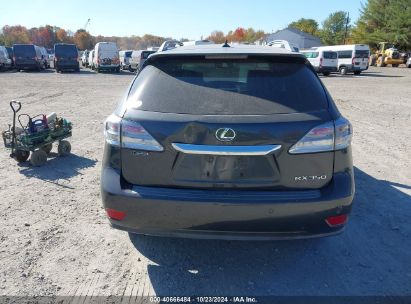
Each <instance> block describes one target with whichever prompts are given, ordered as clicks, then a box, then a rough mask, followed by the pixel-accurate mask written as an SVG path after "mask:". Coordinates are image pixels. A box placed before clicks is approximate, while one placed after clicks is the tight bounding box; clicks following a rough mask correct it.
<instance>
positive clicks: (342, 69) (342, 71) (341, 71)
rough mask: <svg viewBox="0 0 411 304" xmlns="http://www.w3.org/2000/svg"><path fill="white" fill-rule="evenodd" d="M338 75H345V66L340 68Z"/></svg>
mask: <svg viewBox="0 0 411 304" xmlns="http://www.w3.org/2000/svg"><path fill="white" fill-rule="evenodd" d="M340 74H341V75H347V68H346V67H345V66H343V67H340Z"/></svg>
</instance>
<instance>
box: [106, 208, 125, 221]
mask: <svg viewBox="0 0 411 304" xmlns="http://www.w3.org/2000/svg"><path fill="white" fill-rule="evenodd" d="M106 212H107V215H108V217H109V218H111V219H113V220H116V221H121V220H123V219H124V217H125V216H126V213H125V212H123V211H118V210H114V209H110V208H107V209H106Z"/></svg>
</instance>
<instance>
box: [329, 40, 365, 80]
mask: <svg viewBox="0 0 411 304" xmlns="http://www.w3.org/2000/svg"><path fill="white" fill-rule="evenodd" d="M322 48H326V49H327V50H331V51H334V52H337V53H338V71H339V72H340V73H341V74H342V75H345V74H347V73H349V72H353V73H354V74H355V75H360V74H361V72H362V71H365V70H368V61H369V57H370V47H369V46H368V45H366V44H347V45H332V46H325V47H322Z"/></svg>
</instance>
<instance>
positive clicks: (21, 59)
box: [13, 44, 44, 71]
mask: <svg viewBox="0 0 411 304" xmlns="http://www.w3.org/2000/svg"><path fill="white" fill-rule="evenodd" d="M13 53H14V64H15V66H16V69H17V71H20V70H37V71H40V70H42V69H44V61H43V60H42V59H41V51H40V48H39V47H38V46H37V45H34V44H14V45H13Z"/></svg>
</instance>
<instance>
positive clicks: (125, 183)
mask: <svg viewBox="0 0 411 304" xmlns="http://www.w3.org/2000/svg"><path fill="white" fill-rule="evenodd" d="M351 137H352V127H351V124H350V123H349V122H348V121H347V120H346V119H345V118H344V117H342V116H341V114H340V113H339V112H338V110H337V108H336V106H335V104H334V102H333V100H332V98H331V96H330V95H329V93H328V92H327V90H326V88H325V87H324V85H323V84H322V83H321V81H320V79H319V78H318V77H317V75H316V73H315V71H314V70H313V69H312V67H311V65H310V64H309V63H308V62H307V60H306V58H305V57H304V56H303V55H301V54H298V53H291V52H288V51H286V50H284V49H276V48H272V47H256V46H242V45H241V46H233V47H230V46H228V45H224V46H221V45H208V46H196V47H180V48H176V49H174V50H170V51H166V52H159V53H155V54H153V55H151V56H150V57H149V59H148V60H147V61H146V62H145V64H144V65H143V66H142V68H141V70H140V72H139V74H138V75H137V76H136V78H135V79H134V81H133V83H132V84H131V86H130V87H129V89H128V90H127V93H126V94H125V96H124V99H123V100H122V101H121V102H120V103H119V105H118V107H117V109H116V110H115V112H114V113H113V114H112V115H111V116H110V117H108V119H107V120H106V122H105V139H106V144H105V149H104V160H103V167H102V175H101V191H102V199H103V205H104V208H105V209H106V212H107V215H108V217H109V220H110V223H111V225H112V226H113V227H115V228H118V229H122V230H126V231H130V232H135V233H142V234H150V235H160V236H181V237H199V238H227V239H277V238H303V237H314V236H325V235H331V234H336V233H338V232H341V231H342V229H343V228H344V226H345V224H346V222H347V220H348V215H349V213H350V210H351V203H352V200H353V196H354V176H353V165H352V157H351Z"/></svg>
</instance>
